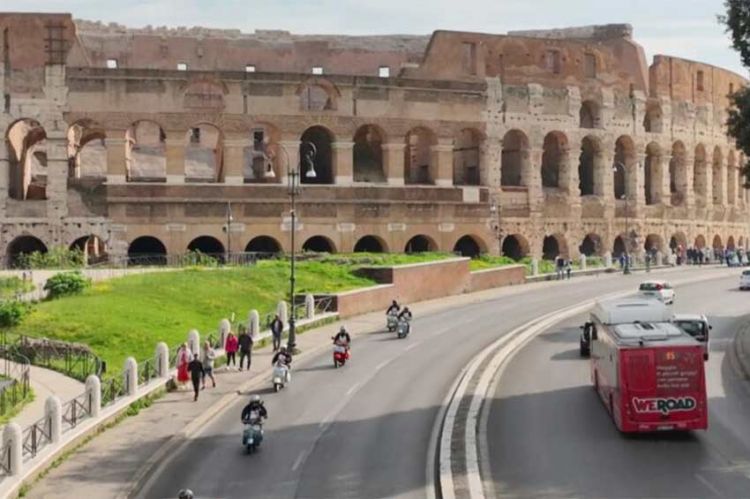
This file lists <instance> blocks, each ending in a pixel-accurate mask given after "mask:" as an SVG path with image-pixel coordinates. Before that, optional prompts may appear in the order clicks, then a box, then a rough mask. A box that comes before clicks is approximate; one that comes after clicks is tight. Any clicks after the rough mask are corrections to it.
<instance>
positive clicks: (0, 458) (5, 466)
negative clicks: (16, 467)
mask: <svg viewBox="0 0 750 499" xmlns="http://www.w3.org/2000/svg"><path fill="white" fill-rule="evenodd" d="M0 471H2V473H3V474H5V475H10V445H5V446H3V447H2V449H0Z"/></svg>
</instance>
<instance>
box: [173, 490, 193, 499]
mask: <svg viewBox="0 0 750 499" xmlns="http://www.w3.org/2000/svg"><path fill="white" fill-rule="evenodd" d="M177 499H193V491H192V490H190V489H182V490H181V491H180V492H179V494H178V495H177Z"/></svg>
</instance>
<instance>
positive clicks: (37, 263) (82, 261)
mask: <svg viewBox="0 0 750 499" xmlns="http://www.w3.org/2000/svg"><path fill="white" fill-rule="evenodd" d="M17 265H18V266H19V267H21V268H25V269H78V268H81V267H84V266H85V265H86V256H85V255H84V254H83V251H81V250H80V249H78V248H76V249H68V248H66V247H64V246H55V247H53V248H51V249H50V250H49V251H48V252H47V253H40V252H39V251H34V252H33V253H22V254H21V255H19V256H18V264H17Z"/></svg>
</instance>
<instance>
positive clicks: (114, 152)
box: [105, 130, 128, 184]
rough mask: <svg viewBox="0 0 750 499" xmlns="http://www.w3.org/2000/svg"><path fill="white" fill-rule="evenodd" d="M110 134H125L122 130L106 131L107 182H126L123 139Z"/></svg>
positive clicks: (124, 144) (126, 172) (126, 171)
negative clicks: (112, 136)
mask: <svg viewBox="0 0 750 499" xmlns="http://www.w3.org/2000/svg"><path fill="white" fill-rule="evenodd" d="M112 134H116V135H121V136H124V135H125V131H124V130H116V131H107V140H106V142H105V147H106V148H107V183H108V184H124V183H125V182H127V177H128V166H127V160H126V156H125V146H126V141H125V139H118V138H110V136H111V135H112Z"/></svg>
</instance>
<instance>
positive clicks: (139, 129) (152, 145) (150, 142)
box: [125, 120, 167, 182]
mask: <svg viewBox="0 0 750 499" xmlns="http://www.w3.org/2000/svg"><path fill="white" fill-rule="evenodd" d="M125 164H126V172H127V180H128V182H164V181H165V180H166V178H167V134H166V133H165V132H164V129H163V128H162V127H161V125H159V124H158V123H156V122H155V121H150V120H140V121H136V122H135V123H133V124H132V125H130V128H128V130H127V132H125Z"/></svg>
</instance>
